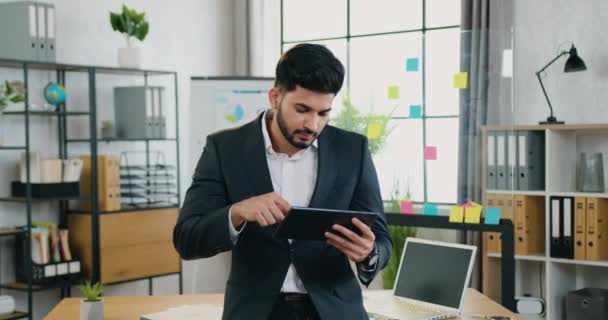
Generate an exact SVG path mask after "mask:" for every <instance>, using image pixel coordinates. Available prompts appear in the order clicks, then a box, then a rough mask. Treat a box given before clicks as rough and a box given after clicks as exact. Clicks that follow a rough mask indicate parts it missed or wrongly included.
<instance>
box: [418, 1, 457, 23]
mask: <svg viewBox="0 0 608 320" xmlns="http://www.w3.org/2000/svg"><path fill="white" fill-rule="evenodd" d="M460 3H461V1H460V0H426V27H427V28H434V27H445V26H457V25H460V10H461V4H460Z"/></svg>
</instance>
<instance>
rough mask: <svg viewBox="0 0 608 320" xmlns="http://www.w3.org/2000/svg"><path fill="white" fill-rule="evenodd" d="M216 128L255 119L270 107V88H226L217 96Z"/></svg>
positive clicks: (234, 125)
mask: <svg viewBox="0 0 608 320" xmlns="http://www.w3.org/2000/svg"><path fill="white" fill-rule="evenodd" d="M215 105H216V109H215V110H216V112H215V124H216V130H221V129H226V128H233V127H236V126H240V125H243V124H245V123H247V122H249V121H251V120H253V119H254V118H255V117H256V116H257V115H259V114H260V113H262V112H264V111H265V110H266V109H268V90H225V91H218V92H217V93H216V97H215Z"/></svg>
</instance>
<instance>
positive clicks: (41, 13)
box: [36, 3, 46, 61]
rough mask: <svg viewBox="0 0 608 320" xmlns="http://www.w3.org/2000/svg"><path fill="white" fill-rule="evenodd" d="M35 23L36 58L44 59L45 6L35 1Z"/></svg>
mask: <svg viewBox="0 0 608 320" xmlns="http://www.w3.org/2000/svg"><path fill="white" fill-rule="evenodd" d="M36 17H37V18H36V25H37V26H38V52H37V53H36V60H38V61H46V8H45V6H44V5H43V4H42V3H36Z"/></svg>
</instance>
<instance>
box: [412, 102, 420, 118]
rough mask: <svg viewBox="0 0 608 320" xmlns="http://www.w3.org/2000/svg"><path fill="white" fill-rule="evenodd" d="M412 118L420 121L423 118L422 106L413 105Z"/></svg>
mask: <svg viewBox="0 0 608 320" xmlns="http://www.w3.org/2000/svg"><path fill="white" fill-rule="evenodd" d="M410 118H412V119H420V118H422V106H421V105H419V104H413V105H411V106H410Z"/></svg>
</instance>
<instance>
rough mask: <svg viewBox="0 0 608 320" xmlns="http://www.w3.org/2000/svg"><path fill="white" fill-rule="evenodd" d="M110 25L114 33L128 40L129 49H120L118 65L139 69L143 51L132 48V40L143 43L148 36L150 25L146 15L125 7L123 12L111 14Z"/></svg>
mask: <svg viewBox="0 0 608 320" xmlns="http://www.w3.org/2000/svg"><path fill="white" fill-rule="evenodd" d="M110 24H111V25H112V29H113V30H114V31H118V32H120V33H122V34H124V35H125V37H126V40H127V47H125V48H119V49H118V65H119V66H121V67H134V68H139V67H140V65H141V50H140V49H139V48H135V47H133V46H132V43H131V38H135V39H137V40H139V41H143V40H144V39H145V38H146V36H147V35H148V32H149V31H150V24H149V23H148V21H147V20H146V14H145V13H144V12H141V13H139V12H137V11H135V10H134V9H130V8H128V7H127V6H125V5H123V6H122V12H120V13H115V12H110Z"/></svg>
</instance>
